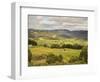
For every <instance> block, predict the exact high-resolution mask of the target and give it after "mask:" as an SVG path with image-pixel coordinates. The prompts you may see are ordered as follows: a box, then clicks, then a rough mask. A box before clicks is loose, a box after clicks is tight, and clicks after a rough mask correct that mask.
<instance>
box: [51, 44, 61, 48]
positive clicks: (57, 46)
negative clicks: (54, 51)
mask: <svg viewBox="0 0 100 82" xmlns="http://www.w3.org/2000/svg"><path fill="white" fill-rule="evenodd" d="M51 48H60V45H59V44H52V45H51Z"/></svg>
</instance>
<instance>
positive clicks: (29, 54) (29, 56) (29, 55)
mask: <svg viewBox="0 0 100 82" xmlns="http://www.w3.org/2000/svg"><path fill="white" fill-rule="evenodd" d="M31 60H32V53H31V51H30V50H29V49H28V62H30V63H31Z"/></svg>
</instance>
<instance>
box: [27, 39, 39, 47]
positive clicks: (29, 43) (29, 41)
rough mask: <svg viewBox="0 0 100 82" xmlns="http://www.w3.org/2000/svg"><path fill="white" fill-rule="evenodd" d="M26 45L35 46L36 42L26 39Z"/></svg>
mask: <svg viewBox="0 0 100 82" xmlns="http://www.w3.org/2000/svg"><path fill="white" fill-rule="evenodd" d="M28 45H32V46H36V45H37V42H36V41H35V40H31V39H28Z"/></svg>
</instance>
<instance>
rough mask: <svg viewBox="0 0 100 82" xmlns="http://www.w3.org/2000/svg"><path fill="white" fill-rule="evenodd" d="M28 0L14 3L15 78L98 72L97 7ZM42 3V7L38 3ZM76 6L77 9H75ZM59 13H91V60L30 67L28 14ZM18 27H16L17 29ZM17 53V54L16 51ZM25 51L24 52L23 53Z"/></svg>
mask: <svg viewBox="0 0 100 82" xmlns="http://www.w3.org/2000/svg"><path fill="white" fill-rule="evenodd" d="M33 5H34V4H32V3H31V4H29V3H16V4H15V3H13V4H12V16H13V17H12V20H13V21H12V31H13V34H12V38H13V40H14V41H12V42H13V43H12V50H13V51H12V78H14V79H22V78H24V79H26V78H42V77H55V76H65V75H67V76H69V75H81V74H87V73H88V74H89V73H94V72H95V62H94V61H93V60H94V58H95V56H94V54H95V53H94V51H91V50H93V49H94V46H95V45H94V42H95V13H94V12H95V9H92V8H83V7H82V8H81V7H71V6H68V8H57V7H55V8H52V7H50V8H49V7H48V6H46V7H45V6H44V5H34V6H35V7H34V6H33ZM39 6H40V7H39ZM73 8H74V9H73ZM28 14H34V15H57V16H85V17H88V21H89V22H88V32H89V33H88V34H89V37H88V45H89V64H88V65H69V66H68V65H64V66H41V67H31V68H30V67H27V64H28V63H27V31H28V30H27V29H28V27H27V15H28ZM14 27H15V29H14ZM14 36H15V38H14ZM14 54H15V55H14ZM22 55H24V56H22Z"/></svg>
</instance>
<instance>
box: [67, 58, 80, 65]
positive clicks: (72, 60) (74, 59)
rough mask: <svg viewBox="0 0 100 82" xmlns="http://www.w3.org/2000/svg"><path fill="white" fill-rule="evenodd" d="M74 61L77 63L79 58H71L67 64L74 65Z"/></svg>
mask: <svg viewBox="0 0 100 82" xmlns="http://www.w3.org/2000/svg"><path fill="white" fill-rule="evenodd" d="M76 61H79V57H77V56H72V57H71V58H70V60H69V63H71V64H73V63H75V62H76Z"/></svg>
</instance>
